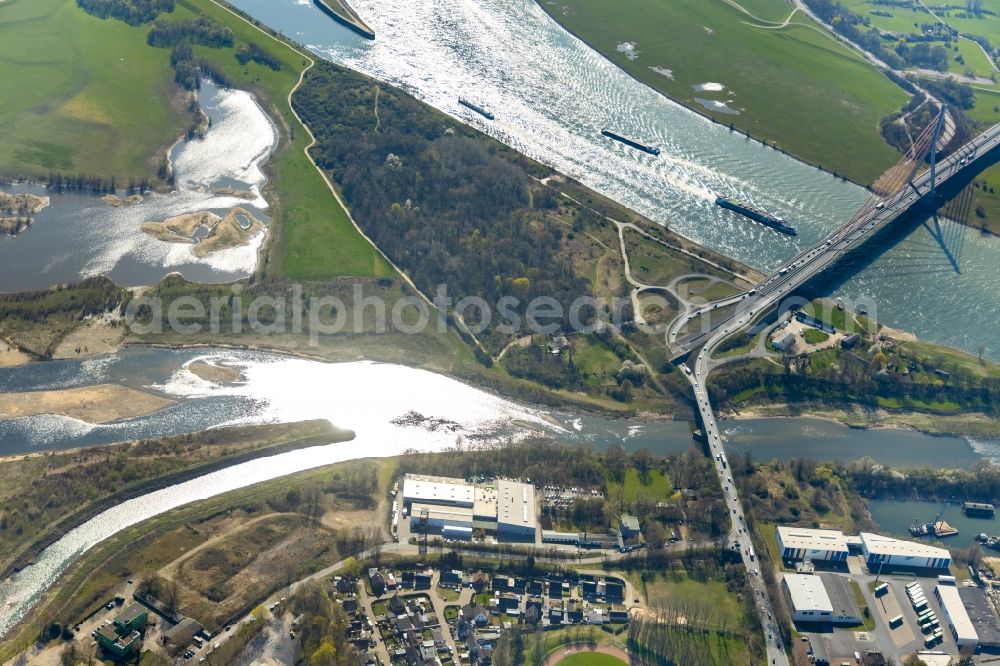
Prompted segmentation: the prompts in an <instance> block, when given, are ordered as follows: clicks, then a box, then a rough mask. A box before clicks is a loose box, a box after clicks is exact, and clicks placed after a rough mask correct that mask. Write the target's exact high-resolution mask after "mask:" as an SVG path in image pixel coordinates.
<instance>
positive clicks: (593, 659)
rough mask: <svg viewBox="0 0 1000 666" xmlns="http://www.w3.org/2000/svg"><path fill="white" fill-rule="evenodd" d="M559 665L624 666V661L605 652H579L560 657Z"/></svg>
mask: <svg viewBox="0 0 1000 666" xmlns="http://www.w3.org/2000/svg"><path fill="white" fill-rule="evenodd" d="M558 664H559V666H622V664H625V662H624V661H622V660H621V659H619V658H618V657H613V656H611V655H610V654H604V653H603V652H577V653H576V654H571V655H569V656H568V657H566V658H565V659H560V660H559V662H558Z"/></svg>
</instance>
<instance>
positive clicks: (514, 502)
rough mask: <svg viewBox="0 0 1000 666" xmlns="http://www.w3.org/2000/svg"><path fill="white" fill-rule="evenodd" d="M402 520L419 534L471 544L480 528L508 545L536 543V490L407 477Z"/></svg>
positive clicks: (503, 483) (522, 485)
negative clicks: (513, 543)
mask: <svg viewBox="0 0 1000 666" xmlns="http://www.w3.org/2000/svg"><path fill="white" fill-rule="evenodd" d="M402 500H403V516H404V517H406V516H409V520H410V528H411V529H412V530H413V531H414V532H423V531H424V530H426V531H427V532H430V533H434V534H441V535H442V536H444V537H446V538H451V539H462V540H468V539H471V538H472V536H473V532H474V531H476V530H482V531H483V532H484V533H489V534H493V535H495V536H496V537H497V538H498V539H500V540H505V541H534V540H535V535H536V533H537V529H538V524H537V521H536V505H535V488H534V486H532V485H531V484H528V483H520V482H518V481H508V480H506V479H497V480H495V481H490V482H489V483H483V484H474V483H469V482H467V481H465V480H463V479H453V478H447V477H438V476H424V475H417V474H407V475H406V476H404V477H403V492H402Z"/></svg>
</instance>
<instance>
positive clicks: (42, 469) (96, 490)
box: [0, 421, 353, 578]
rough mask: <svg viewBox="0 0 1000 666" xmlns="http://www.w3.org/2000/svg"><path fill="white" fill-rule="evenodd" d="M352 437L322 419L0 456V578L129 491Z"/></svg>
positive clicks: (147, 489) (141, 491) (138, 492)
mask: <svg viewBox="0 0 1000 666" xmlns="http://www.w3.org/2000/svg"><path fill="white" fill-rule="evenodd" d="M351 437H353V433H350V432H346V431H341V430H338V429H336V428H334V427H332V426H331V425H330V424H329V423H327V422H326V421H306V422H302V423H292V424H282V425H267V426H246V427H233V428H218V429H214V430H210V431H206V432H203V433H196V434H191V435H179V436H176V437H164V438H159V439H150V440H142V441H137V442H129V443H124V444H112V445H108V446H100V447H91V448H82V449H74V450H71V451H50V452H45V453H30V454H24V455H16V456H11V457H7V458H2V459H0V479H2V483H0V572H2V574H0V578H6V577H7V576H8V575H9V574H10V572H11V570H12V568H15V567H17V566H23V565H24V563H25V562H27V561H29V560H31V559H32V558H33V557H34V556H35V555H37V553H38V552H40V551H41V549H43V548H44V547H45V546H47V545H48V544H49V543H51V542H53V541H54V540H56V539H58V538H59V537H60V536H62V535H63V534H64V533H65V532H66V531H68V530H69V529H72V528H73V527H75V526H76V525H78V524H80V523H82V522H84V521H85V520H87V519H88V518H89V517H90V516H92V515H94V514H96V513H99V512H100V511H103V510H104V509H106V508H108V507H109V506H113V505H115V504H118V503H120V502H122V501H124V500H126V499H128V498H130V497H136V496H138V495H142V494H145V493H147V492H150V491H152V490H155V489H156V488H159V487H164V486H167V485H171V484H174V483H178V482H180V481H182V480H184V479H185V478H190V477H193V476H198V475H202V474H206V473H208V472H209V471H211V470H213V469H217V468H220V467H225V466H229V465H233V464H236V463H237V462H241V461H243V460H249V459H251V458H254V457H259V456H262V455H273V454H274V453H277V452H280V451H285V450H290V449H292V448H300V447H304V446H310V445H314V444H326V443H331V442H337V441H344V440H346V439H350V438H351Z"/></svg>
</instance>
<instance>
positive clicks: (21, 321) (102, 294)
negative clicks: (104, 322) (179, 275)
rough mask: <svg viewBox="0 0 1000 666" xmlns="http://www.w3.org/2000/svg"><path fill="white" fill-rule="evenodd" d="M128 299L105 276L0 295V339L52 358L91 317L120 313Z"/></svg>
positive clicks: (125, 292)
mask: <svg viewBox="0 0 1000 666" xmlns="http://www.w3.org/2000/svg"><path fill="white" fill-rule="evenodd" d="M129 297H130V295H129V292H128V291H127V290H125V289H121V288H119V287H116V286H115V284H114V283H113V282H112V281H111V280H109V279H108V278H106V277H93V278H87V279H86V280H83V281H81V282H79V283H76V284H70V285H61V286H59V287H55V288H52V289H46V290H42V291H31V292H20V293H14V294H10V293H8V294H3V293H0V337H3V338H5V339H6V340H8V341H9V342H10V343H12V344H13V345H15V346H16V347H18V348H19V349H21V350H22V351H24V352H27V353H29V354H31V355H32V356H34V357H36V358H41V359H47V358H51V357H52V354H53V352H54V351H55V349H56V348H57V347H58V345H59V343H60V342H61V341H62V340H63V339H64V338H65V337H66V336H67V335H69V334H70V333H71V332H72V331H73V330H75V329H76V328H77V327H79V326H80V324H81V323H82V322H83V321H84V320H85V319H86V318H87V317H88V316H91V315H99V314H104V313H116V312H119V311H120V310H121V308H122V307H124V305H125V303H126V302H127V301H128V299H129Z"/></svg>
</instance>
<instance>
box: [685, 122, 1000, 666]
mask: <svg viewBox="0 0 1000 666" xmlns="http://www.w3.org/2000/svg"><path fill="white" fill-rule="evenodd" d="M997 146H1000V125H994V126H993V127H991V128H990V129H988V130H987V131H986V132H984V133H983V134H980V135H979V136H977V137H976V138H975V139H973V140H972V141H970V142H969V143H967V144H965V145H964V146H962V148H960V149H959V150H957V151H955V152H954V153H953V154H952V155H950V156H949V157H948V158H946V159H944V160H942V161H941V162H940V163H939V164H938V165H937V183H938V185H939V186H940V184H941V183H943V182H947V180H948V179H949V178H951V177H952V176H954V175H955V174H956V173H958V172H960V171H964V170H965V169H967V168H971V167H972V166H973V165H975V164H976V163H977V160H979V159H982V160H983V161H984V162H986V161H988V160H987V159H986V157H985V156H986V155H987V154H988V153H989V152H990V151H991V150H992V149H994V148H996V147H997ZM987 166H989V164H983V165H982V168H981V169H980V171H981V170H982V169H985V168H986V167H987ZM929 195H932V193H931V183H930V171H929V170H928V171H925V172H924V173H922V174H920V175H919V176H917V177H916V178H914V179H913V181H912V183H911V184H907V185H906V186H904V187H903V188H902V189H900V190H899V191H897V192H896V193H894V194H892V195H890V196H888V197H886V198H885V199H882V200H881V201H872V202H871V203H869V204H868V205H867V206H866V207H864V208H862V209H861V210H860V211H859V212H858V213H857V214H856V215H855V216H854V217H852V218H851V220H849V221H848V222H847V223H846V224H844V225H843V226H841V227H840V228H838V229H837V230H836V231H834V232H833V233H832V234H830V235H829V236H827V237H826V238H825V239H824V240H822V241H821V242H819V243H817V244H816V245H814V246H812V247H810V248H808V249H806V250H804V251H803V252H800V253H799V254H798V255H796V256H795V257H793V258H792V259H790V260H789V261H788V262H786V263H785V264H784V265H783V266H782V267H780V268H779V269H778V270H777V271H775V272H774V273H772V274H771V275H769V276H768V277H767V278H765V279H764V280H763V281H762V282H761V283H760V284H758V285H757V287H755V288H754V289H751V290H749V291H747V292H745V293H743V294H739V295H737V296H734V297H732V298H729V299H726V300H724V301H718V302H716V303H709V304H707V305H706V306H704V307H702V308H701V309H699V310H695V311H694V312H692V313H690V314H689V315H688V316H687V317H682V318H679V319H678V320H677V321H675V322H673V323H672V324H671V325H670V327H669V328H668V330H667V345H668V348H670V349H672V350H673V351H674V353H675V354H676V356H677V357H683V356H684V355H686V354H689V353H692V351H693V350H698V348H699V347H700V350H698V356H697V357H694V359H693V362H692V359H691V358H688V359H687V361H686V364H685V365H682V366H681V367H682V368H683V369H684V374H685V375H686V377H687V379H688V381H690V382H691V386H692V388H693V390H694V396H695V401H696V403H697V405H698V412H699V413H700V415H701V420H702V426H703V428H704V429H703V433H704V436H705V439H706V441H707V442H708V449H709V452H710V455H711V456H712V458H713V460H714V463H715V470H716V473H717V474H718V475H719V483H720V484H721V486H722V488H723V495H724V497H725V501H726V507H727V508H728V509H729V515H730V518H731V519H732V529H731V530H730V533H729V544H735V545H736V546H737V547H738V548H739V552H740V556H741V557H742V558H743V564H744V566H745V567H746V569H747V573H748V574H749V580H750V587H751V589H752V590H753V594H754V597H755V598H754V602H755V605H756V608H757V613H758V617H759V618H760V621H761V625H762V626H763V627H764V634H765V639H766V649H767V663H769V664H773V665H775V666H788V656H787V654H786V652H785V650H784V648H783V646H782V643H781V634H780V632H779V631H778V626H777V623H776V621H775V619H774V611H773V608H772V607H771V601H770V598H769V597H768V594H767V589H766V586H765V583H764V580H763V578H762V577H761V575H760V563H759V560H758V558H757V557H756V554H755V553H754V551H753V544H752V543H751V539H750V534H749V533H748V531H747V525H746V518H745V516H744V514H743V507H742V506H741V504H740V500H739V495H738V494H737V491H736V486H735V484H734V483H733V476H732V470H731V469H729V465H728V461H727V460H726V454H725V450H724V448H723V441H722V436H721V433H720V432H719V425H718V423H717V422H716V419H715V413H714V411H713V409H712V404H711V402H710V400H709V397H708V391H707V389H706V383H707V379H708V373H709V371H710V368H709V360H710V359H711V357H712V353H713V351H714V350H715V348H716V347H718V345H719V344H720V343H722V341H723V340H725V339H726V338H727V337H729V336H730V335H731V334H732V333H735V332H736V331H738V330H740V329H742V328H744V327H745V326H748V325H749V324H750V323H751V322H752V321H753V320H754V319H755V318H758V317H760V316H761V315H762V314H763V313H765V312H767V311H769V310H770V309H771V308H772V307H773V306H775V305H777V304H778V303H779V302H780V300H781V299H782V298H785V297H787V296H788V295H790V294H791V292H793V291H795V290H796V289H798V288H799V287H801V286H802V285H803V284H805V283H806V282H808V281H809V280H811V279H812V278H814V277H815V276H817V275H819V274H820V273H822V272H823V271H824V270H826V269H827V268H829V267H830V266H831V265H832V264H834V263H835V262H837V261H838V260H839V259H840V258H841V257H842V256H843V255H844V254H846V253H847V252H848V251H850V250H852V249H854V248H855V247H857V246H859V245H861V244H862V243H863V242H864V241H866V240H868V239H869V238H871V236H873V235H875V234H876V233H878V232H879V231H880V230H881V229H883V228H884V227H885V226H886V225H887V224H889V223H890V222H892V221H893V220H895V219H896V218H897V217H899V216H900V215H901V214H903V213H904V212H906V211H907V210H909V209H910V208H911V207H912V206H914V205H917V204H919V203H920V202H921V201H924V200H925V199H926V198H927V197H928V196H929ZM733 304H735V305H736V307H735V308H733V311H732V312H730V313H728V314H723V315H722V316H721V317H719V318H718V321H716V322H712V321H711V317H702V320H703V327H702V328H703V330H701V331H699V332H697V333H695V334H693V335H690V336H689V337H687V338H684V339H681V340H680V341H678V340H677V337H678V336H679V335H680V331H681V330H682V328H683V326H684V325H685V324H686V323H688V322H689V321H693V320H695V319H696V318H697V317H699V316H701V315H705V314H709V315H710V314H711V313H712V312H713V311H721V312H723V313H726V309H725V308H727V306H730V305H733ZM719 308H722V310H718V309H719Z"/></svg>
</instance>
